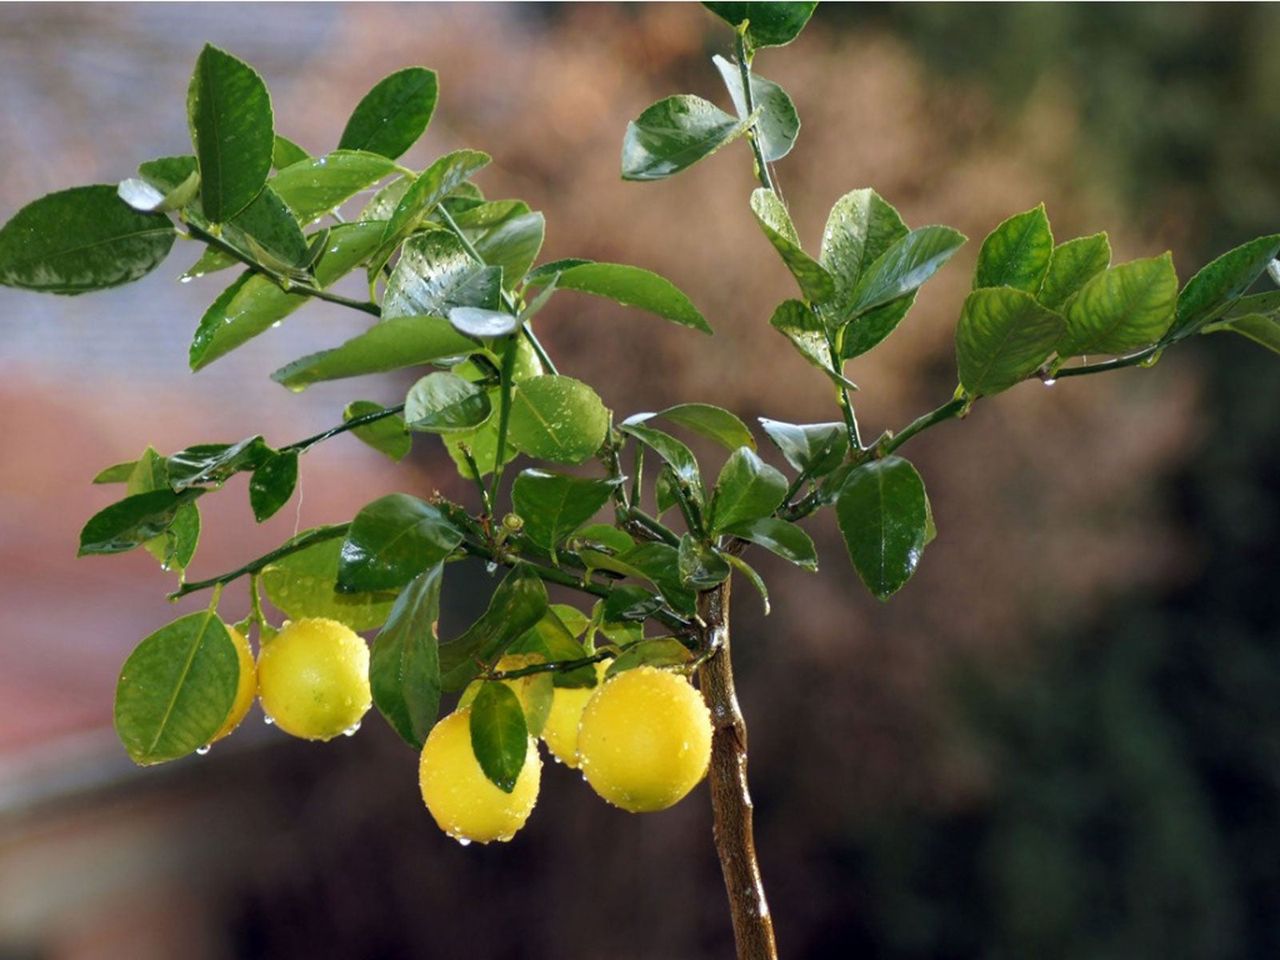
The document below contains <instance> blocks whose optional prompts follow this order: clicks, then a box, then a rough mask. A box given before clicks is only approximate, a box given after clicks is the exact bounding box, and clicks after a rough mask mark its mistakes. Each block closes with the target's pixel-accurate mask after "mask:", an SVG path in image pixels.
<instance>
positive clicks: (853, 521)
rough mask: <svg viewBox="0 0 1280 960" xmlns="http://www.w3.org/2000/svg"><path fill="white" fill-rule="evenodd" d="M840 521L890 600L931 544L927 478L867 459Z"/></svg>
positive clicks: (898, 462)
mask: <svg viewBox="0 0 1280 960" xmlns="http://www.w3.org/2000/svg"><path fill="white" fill-rule="evenodd" d="M980 292H981V291H980ZM1009 292H1011V293H1016V292H1018V291H1009ZM836 520H837V522H838V523H839V525H840V533H841V534H842V535H843V536H844V542H845V546H846V547H848V549H849V557H850V559H852V560H853V565H854V568H855V569H857V571H858V576H860V577H861V578H862V582H863V583H865V584H866V585H867V589H869V590H870V591H871V592H872V593H873V594H875V595H876V597H877V598H879V599H880V600H886V599H888V598H889V597H890V596H891V595H892V594H894V593H896V592H897V591H898V590H899V589H901V587H902V585H903V584H905V583H906V582H907V581H908V580H909V579H910V578H911V575H912V574H913V573H915V570H916V566H917V565H918V564H919V563H920V555H921V553H922V552H923V551H924V546H925V543H926V542H927V537H928V526H929V508H928V501H927V498H926V497H925V492H924V481H922V480H921V479H920V474H918V473H916V469H915V467H913V466H912V465H911V464H910V463H908V462H907V461H906V460H903V459H902V458H901V457H893V456H890V457H885V458H884V459H883V460H872V461H870V462H869V463H864V464H862V465H861V466H859V467H857V468H855V469H854V470H853V471H851V472H850V473H849V476H848V478H847V479H846V480H845V482H844V486H843V487H841V488H840V493H839V495H838V496H837V497H836Z"/></svg>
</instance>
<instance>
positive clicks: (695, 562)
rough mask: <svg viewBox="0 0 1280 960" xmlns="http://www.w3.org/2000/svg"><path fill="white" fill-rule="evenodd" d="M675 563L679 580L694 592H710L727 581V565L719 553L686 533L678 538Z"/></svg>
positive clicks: (728, 569)
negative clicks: (677, 565) (678, 572)
mask: <svg viewBox="0 0 1280 960" xmlns="http://www.w3.org/2000/svg"><path fill="white" fill-rule="evenodd" d="M677 562H678V564H679V571H680V580H681V581H682V582H683V583H685V584H687V585H688V586H689V587H691V588H692V589H694V590H710V589H711V588H712V587H714V586H716V585H717V584H721V583H723V582H724V581H725V580H727V579H729V573H730V568H729V564H728V563H727V562H726V561H725V559H724V557H723V556H722V555H721V553H720V551H719V550H717V549H716V548H715V547H710V546H707V545H706V544H703V543H699V542H698V541H697V540H695V539H694V538H693V537H691V536H689V534H687V533H686V534H685V535H684V536H682V537H681V538H680V548H679V551H678V553H677Z"/></svg>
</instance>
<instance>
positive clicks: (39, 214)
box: [0, 185, 174, 294]
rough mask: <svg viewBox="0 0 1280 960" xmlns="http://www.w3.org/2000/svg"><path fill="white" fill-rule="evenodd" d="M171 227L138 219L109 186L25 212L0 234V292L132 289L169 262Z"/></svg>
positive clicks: (156, 218) (58, 197)
mask: <svg viewBox="0 0 1280 960" xmlns="http://www.w3.org/2000/svg"><path fill="white" fill-rule="evenodd" d="M173 238H174V231H173V224H172V223H170V222H169V218H168V217H166V216H164V215H162V214H157V213H140V212H138V211H137V210H134V209H132V208H131V207H130V206H129V205H128V204H127V203H125V202H124V201H123V200H121V199H120V197H119V196H117V195H116V188H115V187H113V186H107V185H98V186H91V187H75V188H73V189H71V190H62V191H59V192H58V193H51V194H48V195H47V196H44V197H41V198H40V199H39V200H35V201H32V202H31V203H29V204H27V205H26V206H25V207H23V208H22V209H21V210H19V211H18V212H17V213H15V214H14V215H13V217H12V219H10V220H9V222H8V223H6V224H5V225H4V226H3V227H0V284H4V285H5V286H9V287H22V288H24V289H27V290H40V291H43V292H45V293H63V294H77V293H86V292H88V291H90V290H104V289H106V288H108V287H118V286H120V285H121V284H123V283H131V282H132V281H134V280H137V279H139V278H140V277H143V276H145V275H146V274H148V273H150V272H151V271H152V270H154V269H155V268H156V266H157V265H158V264H159V263H160V261H162V260H163V259H164V258H165V257H166V256H168V254H169V249H170V248H171V247H172V246H173Z"/></svg>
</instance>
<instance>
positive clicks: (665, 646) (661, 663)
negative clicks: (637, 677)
mask: <svg viewBox="0 0 1280 960" xmlns="http://www.w3.org/2000/svg"><path fill="white" fill-rule="evenodd" d="M692 659H693V654H692V653H690V652H689V648H688V647H686V646H685V645H684V644H683V643H681V642H680V641H679V640H677V639H676V638H675V637H651V638H649V639H648V640H641V641H640V642H639V643H635V644H632V645H631V646H629V647H627V649H626V650H624V651H623V652H622V653H620V654H618V656H616V657H614V658H613V662H612V663H610V664H609V669H607V670H606V671H605V672H604V675H605V678H606V679H608V678H609V677H615V676H617V675H618V674H620V673H625V672H626V671H627V670H634V669H635V668H636V667H657V668H659V669H662V668H664V667H682V666H684V665H685V664H686V663H688V662H689V661H691V660H692Z"/></svg>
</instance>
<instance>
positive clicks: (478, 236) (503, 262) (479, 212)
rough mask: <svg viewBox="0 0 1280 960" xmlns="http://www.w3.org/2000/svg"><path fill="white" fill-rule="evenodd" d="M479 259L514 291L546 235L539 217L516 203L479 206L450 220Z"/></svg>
mask: <svg viewBox="0 0 1280 960" xmlns="http://www.w3.org/2000/svg"><path fill="white" fill-rule="evenodd" d="M454 221H455V222H456V223H457V225H458V227H459V228H460V229H461V230H462V232H463V233H464V234H466V236H467V239H468V240H470V241H471V244H472V246H474V247H475V248H476V253H478V254H480V259H482V260H483V261H484V262H485V263H487V264H489V265H490V266H494V267H501V268H502V276H503V282H504V285H505V286H506V287H507V288H508V289H512V288H514V287H515V286H516V285H517V284H518V283H520V281H521V280H522V279H523V278H524V275H525V274H526V273H528V272H529V268H530V267H531V266H532V265H533V262H534V260H536V259H537V257H538V252H539V251H540V250H541V249H542V241H543V238H544V237H545V235H546V222H545V221H544V219H543V216H542V214H541V213H534V212H531V211H530V210H529V205H528V204H526V203H524V202H522V201H519V200H498V201H495V202H492V203H480V204H478V205H477V206H475V207H472V208H471V209H470V210H467V211H465V212H462V213H458V214H457V215H455V217H454Z"/></svg>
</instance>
